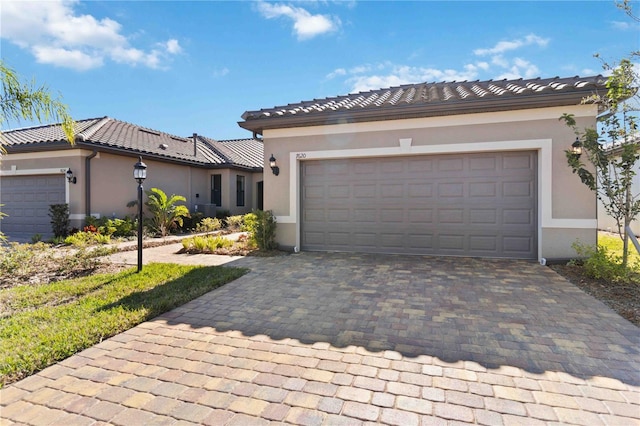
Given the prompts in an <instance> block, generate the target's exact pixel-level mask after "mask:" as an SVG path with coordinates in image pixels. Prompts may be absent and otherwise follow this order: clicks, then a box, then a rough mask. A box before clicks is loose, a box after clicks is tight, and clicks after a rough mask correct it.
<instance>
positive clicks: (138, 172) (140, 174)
mask: <svg viewBox="0 0 640 426" xmlns="http://www.w3.org/2000/svg"><path fill="white" fill-rule="evenodd" d="M133 178H134V179H135V180H136V181H138V272H140V271H142V182H144V180H145V179H146V178H147V165H146V164H144V163H143V162H142V157H138V162H137V163H136V164H134V165H133Z"/></svg>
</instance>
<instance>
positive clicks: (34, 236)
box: [31, 234, 42, 244]
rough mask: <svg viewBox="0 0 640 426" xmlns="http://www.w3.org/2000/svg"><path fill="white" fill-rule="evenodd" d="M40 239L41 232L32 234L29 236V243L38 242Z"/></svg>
mask: <svg viewBox="0 0 640 426" xmlns="http://www.w3.org/2000/svg"><path fill="white" fill-rule="evenodd" d="M40 241H42V234H34V235H32V236H31V244H35V243H39V242H40Z"/></svg>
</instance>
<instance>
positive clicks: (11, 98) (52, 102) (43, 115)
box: [0, 59, 75, 242]
mask: <svg viewBox="0 0 640 426" xmlns="http://www.w3.org/2000/svg"><path fill="white" fill-rule="evenodd" d="M0 84H1V85H2V88H1V89H0V159H1V158H2V154H4V153H5V152H6V151H5V148H4V139H3V137H2V128H3V127H4V125H5V123H6V122H7V121H8V120H15V121H20V120H36V121H39V122H43V121H48V120H50V119H53V120H56V121H59V122H61V123H62V124H61V125H62V130H63V131H64V134H65V136H66V137H67V140H68V141H69V143H71V144H72V145H73V143H74V142H75V132H74V122H73V120H72V119H71V116H70V115H69V113H68V111H67V106H66V105H65V104H63V103H62V102H61V101H60V99H54V98H52V97H51V94H50V93H49V89H48V88H47V87H46V86H40V87H36V85H35V82H34V81H32V82H31V83H22V82H21V81H20V79H19V78H18V75H17V74H16V72H15V71H14V70H13V69H11V68H9V67H8V66H6V65H5V64H4V62H3V61H2V60H1V59H0ZM0 207H2V204H0ZM5 216H6V214H4V213H2V212H0V220H1V219H2V218H3V217H5ZM6 240H7V239H6V237H5V235H4V234H3V233H2V232H0V242H3V241H6Z"/></svg>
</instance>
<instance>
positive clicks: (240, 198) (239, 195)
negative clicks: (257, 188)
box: [236, 175, 245, 207]
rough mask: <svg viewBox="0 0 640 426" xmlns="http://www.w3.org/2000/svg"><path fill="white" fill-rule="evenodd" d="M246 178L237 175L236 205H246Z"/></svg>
mask: <svg viewBox="0 0 640 426" xmlns="http://www.w3.org/2000/svg"><path fill="white" fill-rule="evenodd" d="M244 184H245V180H244V176H243V175H236V206H237V207H244V204H245V200H244V198H245V197H244V195H245V186H244Z"/></svg>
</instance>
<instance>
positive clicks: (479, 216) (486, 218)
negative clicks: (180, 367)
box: [469, 209, 498, 225]
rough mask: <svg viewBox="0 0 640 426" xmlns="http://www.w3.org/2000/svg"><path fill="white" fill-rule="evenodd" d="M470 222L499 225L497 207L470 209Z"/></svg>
mask: <svg viewBox="0 0 640 426" xmlns="http://www.w3.org/2000/svg"><path fill="white" fill-rule="evenodd" d="M469 223H470V224H482V225H497V224H498V210H497V209H471V210H469Z"/></svg>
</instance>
